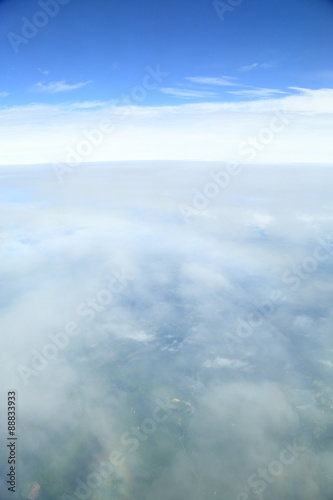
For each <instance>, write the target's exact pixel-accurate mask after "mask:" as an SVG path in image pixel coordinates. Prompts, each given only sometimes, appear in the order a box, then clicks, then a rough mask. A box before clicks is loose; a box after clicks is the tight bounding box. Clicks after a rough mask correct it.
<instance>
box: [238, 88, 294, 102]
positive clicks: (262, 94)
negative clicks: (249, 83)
mask: <svg viewBox="0 0 333 500" xmlns="http://www.w3.org/2000/svg"><path fill="white" fill-rule="evenodd" d="M228 94H233V95H238V96H240V97H245V98H250V99H251V98H266V97H272V96H275V95H277V94H287V92H284V91H283V90H278V89H266V88H257V89H256V88H255V89H249V88H243V89H241V90H229V91H228Z"/></svg>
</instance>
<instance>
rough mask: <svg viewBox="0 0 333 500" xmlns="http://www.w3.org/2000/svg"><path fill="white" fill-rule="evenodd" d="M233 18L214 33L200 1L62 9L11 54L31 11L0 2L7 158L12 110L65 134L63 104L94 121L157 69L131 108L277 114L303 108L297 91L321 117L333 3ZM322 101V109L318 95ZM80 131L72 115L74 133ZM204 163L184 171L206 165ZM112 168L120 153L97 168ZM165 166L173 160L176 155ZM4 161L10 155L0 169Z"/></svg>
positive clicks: (258, 6)
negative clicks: (267, 105) (221, 108)
mask: <svg viewBox="0 0 333 500" xmlns="http://www.w3.org/2000/svg"><path fill="white" fill-rule="evenodd" d="M42 1H43V0H42ZM59 1H60V0H59ZM62 1H65V0H62ZM233 1H234V0H233ZM225 3H226V4H227V3H228V0H226V2H225ZM232 9H233V10H230V11H228V12H226V13H225V15H224V20H223V21H222V20H221V19H220V18H219V15H218V13H217V12H216V9H215V8H214V5H213V2H212V1H210V0H209V1H208V0H194V1H193V0H169V1H163V2H162V1H158V0H140V1H134V0H127V1H124V2H119V1H117V2H116V1H114V0H95V1H94V2H88V1H84V0H81V1H80V0H69V1H68V3H67V4H65V5H60V6H59V12H58V14H57V15H56V16H54V17H50V18H49V19H48V22H47V23H46V25H45V26H43V27H39V28H38V30H37V33H36V35H35V36H34V37H32V38H31V39H29V40H27V43H19V44H17V46H16V48H17V50H16V51H15V50H14V48H13V34H15V35H19V36H21V35H22V27H23V26H24V24H25V21H24V20H22V19H23V18H28V19H29V20H33V19H34V15H35V14H36V12H38V11H40V10H41V6H40V4H39V2H38V1H35V0H10V1H9V0H7V1H6V0H4V1H2V2H0V26H1V33H2V36H1V41H0V50H1V63H2V71H1V75H0V114H1V117H0V118H1V120H2V124H3V127H5V130H6V131H7V132H8V130H12V136H11V139H10V141H9V142H11V146H10V147H11V148H12V149H13V146H15V140H14V136H16V137H17V134H18V130H17V129H15V126H16V127H17V126H18V123H17V116H16V113H18V111H17V107H21V108H22V109H21V111H22V113H19V115H22V119H23V121H24V120H25V117H26V116H28V115H29V113H30V114H31V113H32V114H33V116H35V113H36V109H37V108H36V106H37V105H38V106H39V108H38V110H39V111H41V110H42V116H40V115H38V119H37V118H36V119H37V121H38V123H39V125H40V124H41V121H43V120H44V121H45V120H47V112H48V111H47V109H48V108H47V109H46V108H45V106H49V105H51V106H53V107H52V110H53V111H52V112H51V113H50V115H49V116H50V119H51V115H54V114H58V115H59V113H60V112H61V113H65V114H64V115H63V116H64V125H65V124H66V123H67V122H66V120H67V118H68V117H69V115H68V113H69V112H70V111H71V110H68V106H69V105H70V104H72V103H76V104H77V103H81V104H82V107H83V108H86V109H87V108H88V107H89V109H90V110H92V109H93V108H94V107H95V108H99V110H101V109H102V108H103V106H107V104H110V102H111V101H112V99H122V98H123V96H124V95H127V94H129V93H130V92H131V90H132V89H133V87H135V86H137V85H140V84H142V81H143V78H144V76H145V74H146V67H147V66H150V67H152V68H155V67H156V66H157V65H159V66H160V68H161V70H162V71H163V72H166V73H168V76H167V77H165V78H164V79H163V82H161V84H160V85H158V88H156V89H155V90H153V91H150V92H148V95H147V96H146V98H145V99H144V102H140V103H134V104H137V105H138V106H140V108H142V107H149V109H150V110H151V109H152V108H154V107H159V109H160V107H165V106H182V105H186V104H189V103H191V104H194V105H195V104H199V103H205V104H207V103H214V104H218V103H233V104H234V105H236V104H237V103H238V104H240V103H242V102H246V103H248V102H250V103H252V102H254V101H258V100H259V101H267V100H268V99H274V100H275V101H276V102H277V103H279V104H278V105H277V106H275V108H281V107H283V105H284V104H283V103H282V101H283V99H288V98H291V99H292V98H293V96H294V97H297V98H302V96H303V97H306V95H307V97H309V94H306V95H305V94H304V90H300V89H307V91H311V92H314V93H313V94H311V96H310V98H309V99H308V101H307V102H310V101H311V102H315V101H316V102H317V101H318V99H319V100H320V102H321V104H320V106H321V108H325V109H326V108H328V109H331V107H332V102H333V101H332V99H333V98H332V92H331V89H332V84H333V58H332V47H333V30H332V20H333V2H332V1H330V0H293V1H292V2H291V1H289V0H282V1H281V0H269V1H267V0H243V1H240V3H239V5H238V6H236V7H234V8H232ZM10 33H11V34H12V35H10ZM10 37H12V38H10ZM322 89H325V92H326V94H325V96H324V97H323V94H322V93H321V94H318V92H322ZM316 92H317V93H316ZM323 99H324V100H325V102H326V103H327V104H323ZM288 102H289V101H288ZM297 102H298V103H299V100H298V101H297ZM318 102H319V101H318ZM87 103H88V104H87ZM92 103H95V104H94V105H93V104H92ZM282 104H283V105H282ZM31 106H33V109H32V108H31ZM43 106H44V108H43ZM56 106H61V111H59V109H57V108H56ZM64 106H65V107H66V106H67V108H66V109H65V108H64ZM297 106H298V105H297ZM275 108H274V109H275ZM305 108H306V109H305ZM305 108H304V109H303V108H302V110H301V111H304V110H305V111H306V112H310V113H312V112H316V113H317V112H318V106H314V108H313V109H312V108H311V109H308V106H305ZM240 109H241V108H239V109H237V110H236V111H237V112H239V111H240ZM297 109H299V106H298V107H297ZM178 111H179V112H181V108H180V107H179V110H178ZM258 111H259V112H260V110H259V109H258ZM66 113H67V114H66ZM36 116H37V115H36ZM90 118H91V116H90ZM85 119H86V118H85V117H84V116H83V115H81V118H80V119H79V122H80V123H84V122H85ZM70 120H71V119H70ZM165 120H166V119H165V117H164V118H163V121H164V123H165ZM32 121H33V120H32ZM159 122H161V120H160V121H159ZM243 122H244V120H243ZM22 123H23V122H22ZM68 123H69V122H68ZM70 123H71V125H69V126H71V127H72V128H75V126H76V125H75V124H74V122H73V121H71V122H70ZM13 127H14V128H13ZM169 127H170V128H172V127H173V124H169ZM14 129H15V130H14ZM37 132H38V133H39V132H40V131H37V129H36V131H35V133H36V134H37ZM73 140H74V139H73ZM30 142H31V140H30ZM7 143H8V141H7ZM208 147H209V146H208V145H207V148H208ZM14 149H15V147H14ZM139 156H140V158H136V159H141V158H144V159H145V158H146V156H147V159H148V158H151V157H152V154H150V155H146V156H145V155H144V154H140V155H139ZM204 156H205V155H203V154H202V153H200V154H196V155H195V154H194V155H187V156H186V159H193V158H199V159H209V158H208V157H207V158H204ZM120 157H122V155H121V154H120V153H119V154H118V155H116V156H114V157H113V156H112V155H111V157H110V158H109V156H108V155H106V156H105V155H104V156H103V155H102V157H101V158H100V159H103V160H108V159H119V158H120ZM125 157H126V155H125ZM224 157H225V155H224V156H223V155H221V157H220V156H218V155H214V159H223V158H224ZM34 158H35V157H34V156H33V155H32V156H31V161H32V162H34V161H37V160H34ZM42 158H43V161H58V160H57V159H55V158H54V157H52V158H51V157H50V156H47V155H46V156H45V155H42V157H41V158H40V160H38V161H42ZM154 158H155V157H154ZM164 158H166V156H165V155H163V154H162V155H161V159H164ZM173 158H174V159H180V158H179V155H178V156H177V153H176V152H175V154H174V155H173ZM93 159H94V158H93ZM125 159H126V158H125ZM13 161H14V157H13V154H12V153H11V154H9V153H8V154H5V157H4V158H3V159H2V160H0V163H8V162H9V163H11V162H13ZM15 161H19V162H20V161H21V160H19V159H16V160H15Z"/></svg>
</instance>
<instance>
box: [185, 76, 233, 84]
mask: <svg viewBox="0 0 333 500" xmlns="http://www.w3.org/2000/svg"><path fill="white" fill-rule="evenodd" d="M185 80H188V81H189V82H193V83H199V84H202V85H220V86H224V85H237V83H236V82H235V80H237V78H235V77H233V76H223V77H221V78H217V77H210V76H188V77H186V78H185Z"/></svg>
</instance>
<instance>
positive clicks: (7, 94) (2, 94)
mask: <svg viewBox="0 0 333 500" xmlns="http://www.w3.org/2000/svg"><path fill="white" fill-rule="evenodd" d="M7 96H9V92H4V91H3V92H0V97H7Z"/></svg>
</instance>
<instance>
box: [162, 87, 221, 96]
mask: <svg viewBox="0 0 333 500" xmlns="http://www.w3.org/2000/svg"><path fill="white" fill-rule="evenodd" d="M160 92H163V94H169V95H173V96H175V97H185V98H197V99H205V98H206V97H217V94H215V92H210V91H205V90H191V89H176V88H171V87H167V88H164V87H162V88H161V89H160Z"/></svg>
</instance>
